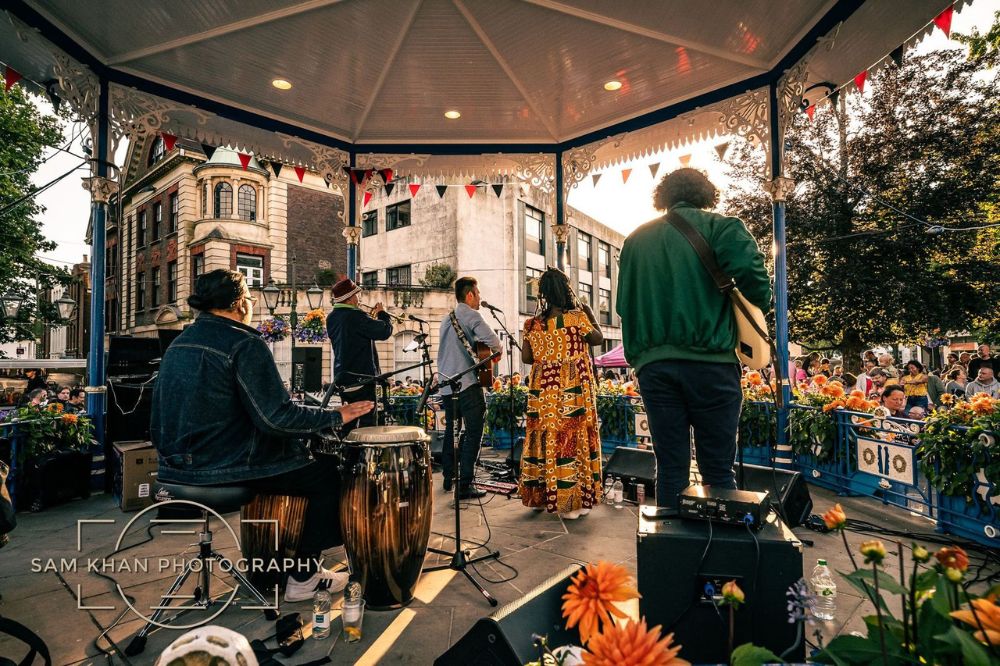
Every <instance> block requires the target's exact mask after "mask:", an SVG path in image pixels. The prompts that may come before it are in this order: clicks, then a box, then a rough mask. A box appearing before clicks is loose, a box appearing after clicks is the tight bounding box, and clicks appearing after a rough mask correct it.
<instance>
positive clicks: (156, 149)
mask: <svg viewBox="0 0 1000 666" xmlns="http://www.w3.org/2000/svg"><path fill="white" fill-rule="evenodd" d="M165 153H166V148H165V146H164V145H163V137H162V136H159V135H157V137H156V138H155V139H153V146H152V147H151V148H150V149H149V160H148V161H147V163H146V166H153V165H154V164H156V163H157V162H159V161H160V160H162V159H163V155H164V154H165Z"/></svg>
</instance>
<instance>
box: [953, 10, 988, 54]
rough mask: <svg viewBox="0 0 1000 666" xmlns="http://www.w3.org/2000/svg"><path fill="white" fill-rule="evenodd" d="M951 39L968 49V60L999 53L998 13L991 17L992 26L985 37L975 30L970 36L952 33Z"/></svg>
mask: <svg viewBox="0 0 1000 666" xmlns="http://www.w3.org/2000/svg"><path fill="white" fill-rule="evenodd" d="M951 38H952V39H954V40H955V41H956V42H959V43H961V44H965V45H966V46H968V47H969V58H970V59H976V58H982V57H984V56H986V55H988V54H990V53H996V52H997V51H1000V12H997V13H995V14H994V15H993V25H992V26H990V29H989V32H987V33H986V34H985V35H982V34H980V33H979V31H978V30H976V29H975V28H973V29H972V34H971V35H964V34H961V33H957V32H955V33H952V35H951Z"/></svg>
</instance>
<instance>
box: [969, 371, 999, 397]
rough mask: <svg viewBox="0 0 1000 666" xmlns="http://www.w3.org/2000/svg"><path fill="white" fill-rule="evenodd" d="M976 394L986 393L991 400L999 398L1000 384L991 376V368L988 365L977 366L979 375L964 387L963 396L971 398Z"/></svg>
mask: <svg viewBox="0 0 1000 666" xmlns="http://www.w3.org/2000/svg"><path fill="white" fill-rule="evenodd" d="M977 393H986V394H987V395H989V396H990V397H991V398H1000V382H998V381H997V379H996V377H995V376H994V374H993V367H992V366H991V365H988V364H985V363H984V364H982V365H980V366H979V374H978V375H976V379H975V380H974V381H971V382H969V383H968V384H966V386H965V396H966V397H967V398H971V397H972V396H974V395H976V394H977Z"/></svg>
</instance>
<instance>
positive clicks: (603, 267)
mask: <svg viewBox="0 0 1000 666" xmlns="http://www.w3.org/2000/svg"><path fill="white" fill-rule="evenodd" d="M597 261H598V262H599V263H600V271H601V275H603V276H604V277H606V278H610V277H611V246H610V245H608V244H607V243H605V242H604V241H598V242H597Z"/></svg>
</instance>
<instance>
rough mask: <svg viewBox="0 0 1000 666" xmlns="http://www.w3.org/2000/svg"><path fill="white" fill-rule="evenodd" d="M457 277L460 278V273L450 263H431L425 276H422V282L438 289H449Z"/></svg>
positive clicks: (426, 285)
mask: <svg viewBox="0 0 1000 666" xmlns="http://www.w3.org/2000/svg"><path fill="white" fill-rule="evenodd" d="M456 278H458V273H456V272H455V271H454V270H453V269H452V267H451V266H450V265H448V264H431V265H430V266H428V267H427V270H426V271H425V272H424V276H423V277H422V278H420V284H422V285H423V286H425V287H433V288H436V289H448V288H449V287H451V286H452V285H453V284H454V283H455V279H456Z"/></svg>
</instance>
